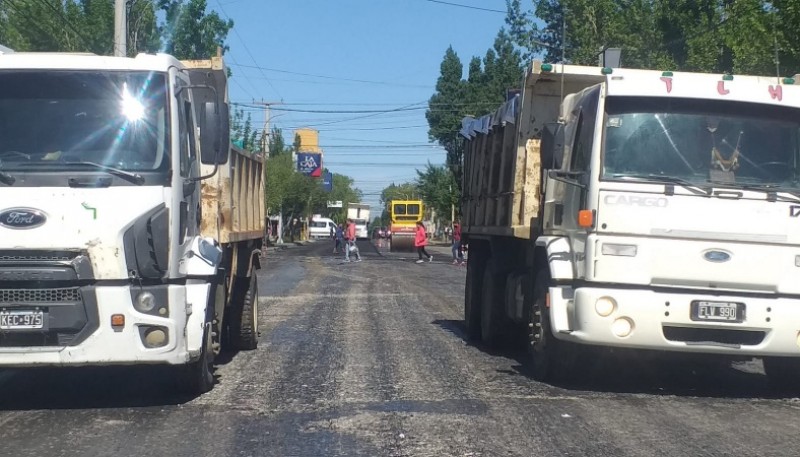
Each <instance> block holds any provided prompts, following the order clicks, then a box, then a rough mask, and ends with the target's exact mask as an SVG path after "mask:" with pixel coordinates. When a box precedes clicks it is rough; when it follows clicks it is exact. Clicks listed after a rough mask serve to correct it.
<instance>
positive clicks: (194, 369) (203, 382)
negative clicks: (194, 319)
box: [178, 326, 214, 395]
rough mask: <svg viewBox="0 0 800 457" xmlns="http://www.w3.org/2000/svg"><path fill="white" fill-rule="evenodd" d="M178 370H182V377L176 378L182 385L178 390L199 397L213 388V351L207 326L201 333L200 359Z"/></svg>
mask: <svg viewBox="0 0 800 457" xmlns="http://www.w3.org/2000/svg"><path fill="white" fill-rule="evenodd" d="M180 368H181V369H182V370H183V375H182V376H179V377H178V378H179V379H180V380H181V382H182V384H183V385H181V386H180V387H179V388H180V389H181V390H183V391H185V392H186V393H188V394H190V395H201V394H204V393H206V392H208V391H210V390H211V389H213V388H214V351H213V348H212V342H211V333H210V332H209V330H208V326H206V330H205V332H203V348H202V350H201V352H200V358H199V359H197V360H196V361H194V362H191V363H189V364H187V365H185V366H182V367H180Z"/></svg>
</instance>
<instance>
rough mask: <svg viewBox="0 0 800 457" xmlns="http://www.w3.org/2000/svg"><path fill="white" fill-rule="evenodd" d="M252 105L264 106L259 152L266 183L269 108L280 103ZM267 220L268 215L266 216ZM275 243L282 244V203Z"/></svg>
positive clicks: (261, 102)
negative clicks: (262, 160) (262, 161)
mask: <svg viewBox="0 0 800 457" xmlns="http://www.w3.org/2000/svg"><path fill="white" fill-rule="evenodd" d="M253 104H254V105H264V131H263V132H262V133H261V152H262V156H263V157H264V159H265V162H264V183H265V184H266V182H267V164H266V159H267V158H268V157H269V135H270V130H269V129H270V125H269V124H270V120H271V119H272V114H271V112H270V107H271V106H272V105H280V104H282V102H265V101H263V100H262V101H260V102H256V101H253ZM267 219H269V214H267ZM276 243H278V244H283V202H281V204H280V205H278V238H277V239H276Z"/></svg>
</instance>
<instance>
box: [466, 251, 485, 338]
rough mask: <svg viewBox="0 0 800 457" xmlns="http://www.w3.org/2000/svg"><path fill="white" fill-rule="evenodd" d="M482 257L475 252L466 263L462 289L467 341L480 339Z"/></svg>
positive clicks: (483, 265) (483, 264)
mask: <svg viewBox="0 0 800 457" xmlns="http://www.w3.org/2000/svg"><path fill="white" fill-rule="evenodd" d="M484 268H485V263H484V262H483V257H482V256H480V255H478V252H477V251H476V252H475V253H474V254H473V258H472V261H471V262H469V263H467V279H466V284H465V287H464V327H465V330H466V337H467V340H468V341H476V340H478V339H479V338H480V337H481V295H482V294H483V270H484Z"/></svg>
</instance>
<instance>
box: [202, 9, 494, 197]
mask: <svg viewBox="0 0 800 457" xmlns="http://www.w3.org/2000/svg"><path fill="white" fill-rule="evenodd" d="M447 2H449V3H458V4H462V5H469V6H474V7H478V8H485V9H493V10H501V11H503V10H505V0H447ZM208 7H209V9H212V10H215V11H218V12H219V13H220V15H221V16H223V17H230V18H232V19H233V20H234V23H235V25H234V30H232V31H231V33H230V34H229V35H228V44H229V46H230V50H229V51H228V54H227V55H226V63H227V64H228V65H229V66H230V67H231V68H232V70H233V72H234V77H233V80H232V82H231V85H230V98H231V100H232V101H234V102H245V103H248V102H251V101H252V100H253V99H255V100H259V101H260V100H264V101H270V102H272V101H282V102H283V103H284V104H283V105H276V106H275V107H274V109H273V111H272V125H276V126H278V127H280V128H282V129H283V133H284V136H285V137H286V140H287V142H289V143H291V142H292V138H293V130H294V129H295V128H298V127H311V128H315V129H317V130H319V132H320V146H322V148H323V151H324V161H325V163H324V165H325V166H326V167H327V168H329V169H330V170H331V171H333V172H336V173H341V174H345V175H348V176H350V177H352V178H353V179H355V181H356V187H358V188H359V189H361V190H362V192H363V193H364V201H365V202H366V203H369V204H371V205H373V206H376V207H377V205H378V202H379V193H380V191H381V190H382V189H383V188H384V187H385V186H387V185H388V184H389V183H391V182H397V183H401V182H405V181H410V180H412V179H414V178H415V177H416V173H415V169H416V168H424V166H425V164H426V163H427V162H428V161H430V162H431V163H433V164H442V163H444V151H443V150H442V149H440V148H438V147H436V146H434V145H431V144H430V143H429V141H428V135H427V132H428V126H427V121H426V120H425V110H424V109H416V110H407V111H396V112H393V113H385V114H377V113H307V112H296V111H279V110H280V109H292V110H317V111H347V110H352V111H363V110H389V109H394V108H400V107H409V108H416V107H419V108H424V107H426V106H427V104H426V103H425V102H427V100H428V99H429V98H430V96H431V95H432V94H433V91H434V85H435V83H436V79H437V77H438V75H439V65H440V63H441V61H442V57H443V56H444V52H445V50H446V49H447V47H448V46H450V45H452V46H453V49H454V50H455V51H456V52H457V53H458V55H459V57H460V58H461V60H462V62H463V63H464V64H465V65H466V64H467V63H468V62H469V59H470V58H471V57H472V56H473V55H477V56H481V57H482V56H483V55H484V54H485V53H486V50H487V49H488V48H489V47H491V46H492V44H493V42H494V38H495V35H496V34H497V32H498V31H499V30H500V27H502V26H503V25H504V18H505V15H504V14H502V13H497V12H491V11H482V10H476V9H468V8H460V7H457V6H451V5H446V4H441V3H437V2H434V1H429V0H208ZM252 67H261V68H252ZM321 76H323V77H321ZM348 80H360V81H362V82H356V81H348ZM410 105H413V106H410ZM248 112H251V113H252V116H253V122H254V124H256V125H258V126H262V125H263V123H264V120H265V115H264V111H263V110H261V109H258V110H257V109H249V110H248ZM365 116H368V117H365ZM359 117H360V119H354V118H359Z"/></svg>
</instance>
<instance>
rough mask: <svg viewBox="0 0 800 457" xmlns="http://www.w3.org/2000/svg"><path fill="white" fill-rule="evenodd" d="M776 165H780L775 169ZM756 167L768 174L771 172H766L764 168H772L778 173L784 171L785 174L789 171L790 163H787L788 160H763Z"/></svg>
mask: <svg viewBox="0 0 800 457" xmlns="http://www.w3.org/2000/svg"><path fill="white" fill-rule="evenodd" d="M777 167H780V169H777V170H775V168H777ZM758 168H759V169H760V170H761V171H764V172H765V174H770V175H772V173H768V172H767V171H766V170H765V169H769V168H772V169H773V170H774V171H777V172H778V173H779V175H780V173H784V174H787V175H788V174H790V173H791V165H790V164H789V162H764V163H760V164H758Z"/></svg>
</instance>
